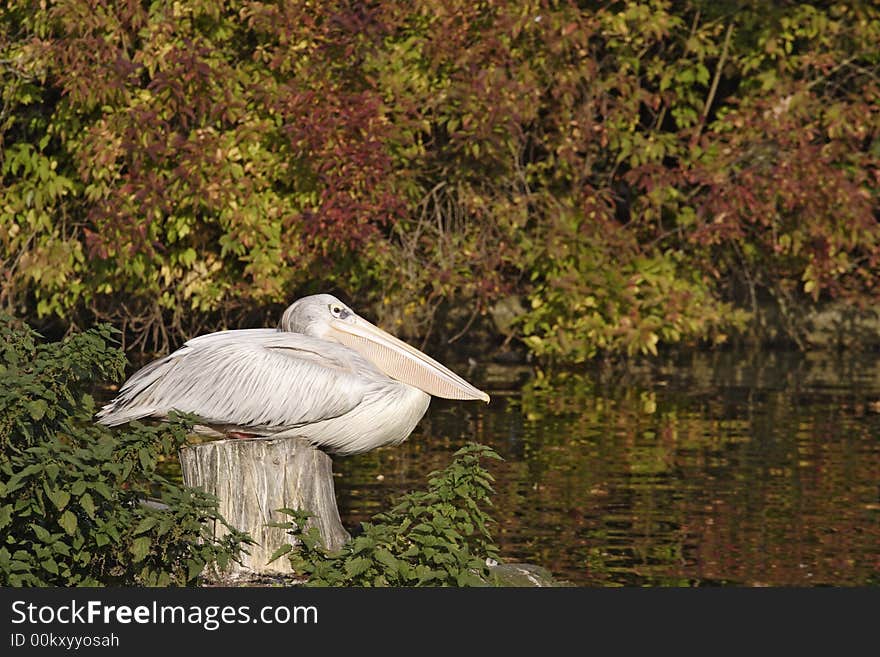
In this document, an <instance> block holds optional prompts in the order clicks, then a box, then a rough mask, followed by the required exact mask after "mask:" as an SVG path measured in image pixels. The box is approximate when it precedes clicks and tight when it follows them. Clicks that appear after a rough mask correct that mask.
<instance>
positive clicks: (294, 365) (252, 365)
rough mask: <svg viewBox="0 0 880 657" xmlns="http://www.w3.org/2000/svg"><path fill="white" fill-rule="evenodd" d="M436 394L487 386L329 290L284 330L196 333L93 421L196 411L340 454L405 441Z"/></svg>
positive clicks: (236, 432) (286, 317)
mask: <svg viewBox="0 0 880 657" xmlns="http://www.w3.org/2000/svg"><path fill="white" fill-rule="evenodd" d="M431 395H435V396H437V397H444V398H446V399H479V400H482V401H484V402H488V401H489V395H487V394H486V393H485V392H483V391H481V390H478V389H477V388H475V387H474V386H473V385H471V384H470V383H468V382H467V381H465V380H464V379H463V378H461V377H460V376H458V375H457V374H455V373H454V372H453V371H452V370H450V369H448V368H447V367H445V366H443V365H441V364H440V363H438V362H437V361H436V360H434V359H433V358H431V357H430V356H428V355H426V354H424V353H422V352H421V351H419V350H418V349H415V348H414V347H412V346H410V345H408V344H406V343H405V342H403V341H401V340H399V339H397V338H396V337H394V336H393V335H391V334H389V333H386V332H385V331H383V330H382V329H380V328H379V327H378V326H375V325H373V324H371V323H370V322H368V321H367V320H365V319H364V318H362V317H360V316H359V315H357V314H355V312H354V311H353V310H351V308H349V307H348V306H346V305H345V304H344V303H342V302H341V301H340V300H339V299H337V298H336V297H334V296H332V295H330V294H315V295H312V296H308V297H303V298H302V299H299V300H297V301H295V302H294V303H293V304H292V305H291V306H289V307H288V308H287V310H285V311H284V314H283V315H282V317H281V321H280V322H279V324H278V327H277V328H276V329H271V328H264V329H242V330H233V331H218V332H216V333H208V334H207V335H200V336H199V337H196V338H193V339H192V340H189V341H188V342H186V343H185V344H184V345H183V347H181V348H180V349H178V350H177V351H175V352H174V353H172V354H170V355H168V356H166V357H164V358H161V359H159V360H156V361H153V362H152V363H150V364H148V365H146V366H145V367H144V368H142V369H141V370H139V371H137V372H136V373H135V374H134V375H132V376H131V378H129V379H128V380H127V381H126V382H125V384H124V385H123V386H122V388H120V390H119V394H118V395H117V397H116V398H115V399H113V400H112V401H110V402H109V403H108V404H107V405H106V406H104V407H103V408H102V409H101V410H100V411H99V412H98V414H97V421H98V423H100V424H103V425H106V426H111V427H112V426H116V425H119V424H124V423H126V422H130V421H132V420H137V419H158V420H166V419H167V418H168V414H169V413H170V412H171V411H172V410H174V411H179V412H185V413H191V414H193V415H196V416H198V418H199V419H200V422H201V423H200V424H198V425H196V427H194V430H195V431H196V432H197V433H202V434H206V435H211V436H218V435H220V436H224V435H225V436H230V437H236V438H283V437H289V436H301V437H304V438H307V439H309V440H310V441H311V442H312V443H313V444H315V445H317V446H319V447H321V448H322V449H324V450H326V451H328V452H331V453H335V454H340V455H348V454H358V453H361V452H366V451H368V450H371V449H375V448H377V447H382V446H385V445H399V444H400V443H402V442H403V441H404V440H406V438H407V437H408V436H409V434H410V433H411V432H412V430H413V429H414V428H415V426H416V424H418V422H419V420H420V419H421V418H422V416H423V415H424V414H425V411H427V410H428V404H429V402H430V400H431Z"/></svg>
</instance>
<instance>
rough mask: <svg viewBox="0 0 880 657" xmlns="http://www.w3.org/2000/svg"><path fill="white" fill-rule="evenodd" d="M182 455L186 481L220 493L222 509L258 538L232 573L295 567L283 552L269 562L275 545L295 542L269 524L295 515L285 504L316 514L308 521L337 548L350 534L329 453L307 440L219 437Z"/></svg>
mask: <svg viewBox="0 0 880 657" xmlns="http://www.w3.org/2000/svg"><path fill="white" fill-rule="evenodd" d="M179 456H180V465H181V468H182V471H183V481H184V482H185V483H186V485H187V486H193V487H197V488H202V489H203V490H205V491H207V492H209V493H212V494H213V495H216V496H217V498H218V499H219V500H220V505H219V510H220V514H221V515H222V516H223V517H224V518H225V519H226V521H227V522H228V523H229V524H230V525H232V526H233V527H235V528H236V529H239V530H241V531H245V532H247V533H248V534H250V535H251V537H252V538H253V539H254V540H255V541H256V543H257V544H256V545H251V546H249V551H250V554H249V555H243V559H242V564H241V565H240V566H239V565H238V564H232V566H231V570H230V571H228V572H227V573H225V574H226V575H228V576H233V577H234V576H239V575H252V574H290V573H292V572H293V571H292V569H291V568H290V563H289V562H288V560H287V559H286V558H284V557H281V558H280V559H277V560H275V561H273V562H272V563H271V564H268V563H267V562H268V561H269V559H270V558H271V556H272V553H273V552H275V550H277V549H278V548H279V547H280V546H282V545H283V544H284V543H290V542H293V539H292V538H291V537H290V535H288V534H287V532H286V531H285V530H284V529H281V528H279V527H269V526H267V524H268V523H270V522H286V521H288V520H290V518H289V517H288V516H286V515H284V514H281V513H278V512H277V510H278V509H281V508H284V507H288V508H292V509H303V510H306V511H308V512H309V513H311V514H312V518H311V519H310V520H309V524H312V525H314V526H316V527H317V528H318V530H319V531H320V532H321V538H322V539H323V541H324V545H325V546H326V547H328V548H330V549H332V550H335V549H337V548H338V547H340V546H341V545H342V544H343V543H345V542H346V541H347V540H348V539H349V535H348V532H346V531H345V528H344V527H343V526H342V521H341V520H340V518H339V510H338V508H337V506H336V495H335V493H334V490H333V471H332V462H331V460H330V457H329V456H327V454H325V453H324V452H322V451H320V450H318V449H315V448H314V447H312V446H311V445H310V444H309V443H308V442H307V441H306V440H303V439H301V438H274V439H273V438H269V439H265V438H264V439H255V440H244V439H230V440H217V441H214V442H209V443H203V444H201V445H191V446H188V447H184V448H183V449H182V450H180V455H179ZM213 530H214V536H217V537H219V536H223V535H225V534H226V533H228V531H227V530H226V528H225V527H224V526H223V525H222V524H220V523H215V526H214V528H213Z"/></svg>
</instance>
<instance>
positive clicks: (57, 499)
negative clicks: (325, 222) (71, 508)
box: [46, 488, 70, 511]
mask: <svg viewBox="0 0 880 657" xmlns="http://www.w3.org/2000/svg"><path fill="white" fill-rule="evenodd" d="M46 495H47V497H48V498H49V499H50V500H52V504H54V505H55V508H56V509H58V510H59V511H63V510H64V507H66V506H67V503H68V502H69V501H70V493H68V492H67V491H66V490H61V489H59V488H54V489H49V488H46Z"/></svg>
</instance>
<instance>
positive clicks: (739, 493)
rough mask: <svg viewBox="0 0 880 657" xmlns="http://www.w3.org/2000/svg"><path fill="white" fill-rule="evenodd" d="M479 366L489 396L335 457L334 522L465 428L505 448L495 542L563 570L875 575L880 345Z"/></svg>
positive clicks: (439, 458)
mask: <svg viewBox="0 0 880 657" xmlns="http://www.w3.org/2000/svg"><path fill="white" fill-rule="evenodd" d="M490 374H491V376H490V377H488V383H487V385H488V388H489V392H490V393H494V394H493V400H492V403H491V404H490V405H489V406H488V407H486V406H482V405H478V404H463V403H457V402H444V401H440V400H434V401H433V402H432V407H431V409H430V410H429V412H428V415H427V416H426V417H425V419H424V420H423V421H422V423H421V424H420V426H419V428H418V429H417V430H416V432H415V433H414V434H413V435H412V436H411V437H410V439H409V440H408V441H407V442H406V443H404V444H403V445H402V446H400V447H396V448H390V449H383V450H378V451H375V452H372V453H368V454H364V455H361V456H358V457H350V458H347V459H337V460H336V465H335V470H336V472H337V477H338V478H337V482H336V483H337V496H338V498H339V504H340V511H341V513H342V517H343V519H344V521H345V522H346V523H347V524H349V525H355V524H356V523H357V522H358V521H360V520H365V519H367V518H369V517H370V516H371V515H372V514H374V513H376V512H377V511H379V510H382V509H384V508H386V507H387V505H388V502H389V501H390V499H391V498H393V497H394V496H396V495H397V494H399V493H401V492H404V491H407V490H411V489H413V488H416V487H421V486H422V485H423V483H424V481H425V478H426V475H427V473H428V472H430V471H432V470H436V469H440V468H442V467H444V466H445V465H446V464H447V463H448V462H449V461H450V459H451V454H452V452H453V451H454V450H455V449H457V448H458V447H459V446H461V445H462V444H464V443H465V442H467V441H469V440H477V441H479V442H482V443H485V444H488V445H491V446H492V447H494V448H495V449H496V450H497V451H498V452H499V453H500V454H501V455H502V456H503V457H504V458H505V461H504V462H503V463H500V464H495V463H492V464H491V469H492V472H493V474H494V475H495V477H496V479H497V485H496V491H497V495H496V498H495V505H496V506H495V509H494V510H493V513H494V516H495V518H496V520H497V521H498V525H497V526H496V528H495V534H496V538H497V541H498V543H499V545H500V546H501V548H502V554H503V555H505V556H506V557H507V558H509V559H515V560H523V561H530V562H533V563H538V564H540V565H542V566H545V567H547V568H549V569H550V570H551V571H552V572H554V574H556V575H557V576H558V577H560V578H563V579H566V580H568V581H570V582H572V583H574V584H577V585H581V586H613V585H653V586H657V585H673V586H682V585H712V584H739V585H771V586H776V585H828V584H833V585H866V584H873V585H876V584H880V356H877V355H870V356H867V357H866V356H864V355H862V356H858V357H850V356H845V355H839V356H833V355H831V356H829V355H807V356H804V355H801V354H797V353H785V352H782V353H756V354H751V355H746V354H741V353H730V352H727V353H715V354H705V353H690V354H684V355H681V356H678V357H675V358H668V359H666V360H663V361H660V362H655V363H648V364H642V365H641V366H638V367H633V368H631V369H629V370H628V371H626V372H625V373H619V372H618V373H615V374H607V373H603V372H600V371H598V370H596V371H587V372H582V373H569V374H567V375H557V376H554V377H553V378H552V380H547V379H541V378H538V379H535V378H531V380H529V381H528V382H527V383H526V384H525V385H524V386H520V385H519V383H520V382H521V378H522V376H523V371H522V369H519V370H512V371H507V372H506V374H507V376H505V371H501V370H499V369H495V370H493V372H490ZM493 388H494V390H493Z"/></svg>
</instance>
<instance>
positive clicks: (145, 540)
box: [131, 536, 151, 563]
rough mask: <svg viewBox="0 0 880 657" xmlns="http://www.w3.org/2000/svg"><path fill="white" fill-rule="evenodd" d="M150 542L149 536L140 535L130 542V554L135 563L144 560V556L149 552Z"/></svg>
mask: <svg viewBox="0 0 880 657" xmlns="http://www.w3.org/2000/svg"><path fill="white" fill-rule="evenodd" d="M150 544H151V541H150V537H149V536H141V537H139V538H136V539H134V542H133V543H132V544H131V554H132V556H133V557H134V561H135V563H139V562H141V561H143V560H144V557H146V556H147V554H148V553H149V552H150Z"/></svg>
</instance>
